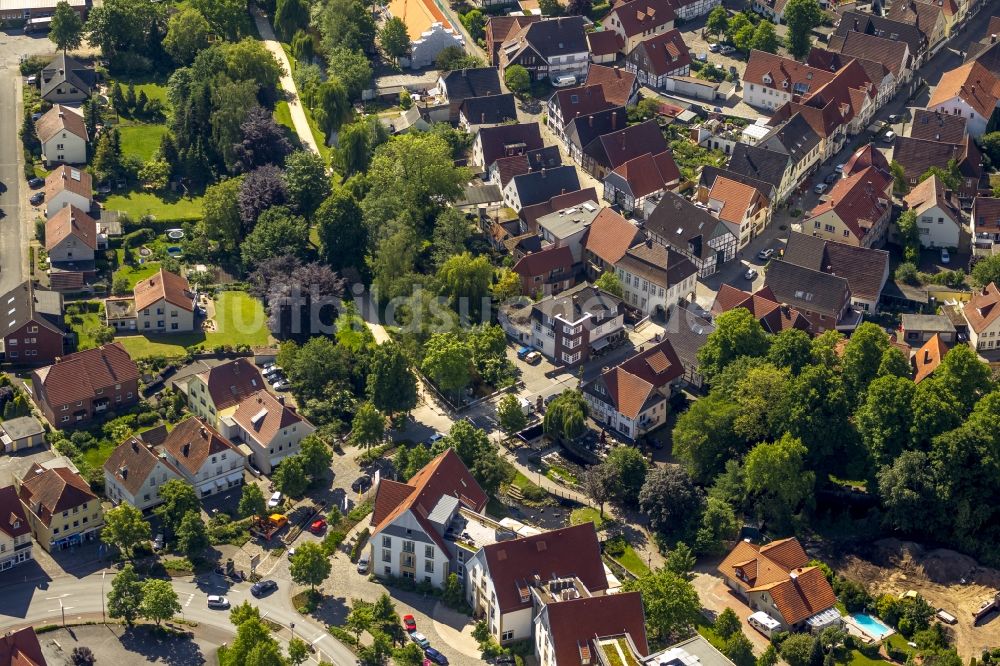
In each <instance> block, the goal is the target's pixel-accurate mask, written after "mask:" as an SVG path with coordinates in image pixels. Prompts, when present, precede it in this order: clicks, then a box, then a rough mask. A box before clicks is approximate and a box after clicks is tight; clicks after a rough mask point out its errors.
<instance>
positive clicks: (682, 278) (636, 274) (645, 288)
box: [614, 240, 698, 315]
mask: <svg viewBox="0 0 1000 666" xmlns="http://www.w3.org/2000/svg"><path fill="white" fill-rule="evenodd" d="M614 270H615V272H616V273H617V274H618V281H619V282H621V284H622V297H623V298H624V299H625V302H626V303H627V304H628V305H631V306H632V307H634V308H638V309H640V310H642V311H643V312H644V313H645V314H660V315H665V314H666V313H667V311H668V310H669V309H670V308H671V307H672V306H674V305H676V304H677V303H678V302H679V301H681V300H682V299H683V300H688V301H690V300H692V297H693V294H694V292H695V288H696V286H697V281H698V269H697V268H695V266H694V264H693V263H692V262H691V261H690V260H689V259H688V258H687V257H685V256H684V255H682V254H681V253H679V252H677V251H676V250H674V249H673V248H670V247H666V246H664V245H661V244H660V243H654V242H653V241H651V240H647V241H645V242H643V243H638V244H636V245H634V246H632V247H630V248H629V249H628V250H626V251H625V254H624V255H622V257H621V258H620V259H619V260H618V261H617V262H616V263H615V266H614Z"/></svg>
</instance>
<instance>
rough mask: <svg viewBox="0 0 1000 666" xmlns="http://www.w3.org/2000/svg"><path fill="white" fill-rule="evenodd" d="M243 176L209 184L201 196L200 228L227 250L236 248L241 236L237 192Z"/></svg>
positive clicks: (241, 229) (241, 227) (241, 225)
mask: <svg viewBox="0 0 1000 666" xmlns="http://www.w3.org/2000/svg"><path fill="white" fill-rule="evenodd" d="M242 185H243V177H242V176H240V177H237V178H229V179H227V180H223V181H220V182H218V183H216V184H214V185H210V186H209V187H208V189H207V190H205V196H204V197H203V198H202V221H201V224H202V228H203V229H204V230H205V235H206V236H207V237H208V238H210V239H212V240H214V241H217V242H218V243H219V245H220V246H221V247H222V248H223V249H225V250H228V251H233V250H235V249H236V247H237V245H238V243H239V242H240V240H242V238H243V221H242V219H241V218H240V206H239V201H238V197H239V193H240V187H241V186H242Z"/></svg>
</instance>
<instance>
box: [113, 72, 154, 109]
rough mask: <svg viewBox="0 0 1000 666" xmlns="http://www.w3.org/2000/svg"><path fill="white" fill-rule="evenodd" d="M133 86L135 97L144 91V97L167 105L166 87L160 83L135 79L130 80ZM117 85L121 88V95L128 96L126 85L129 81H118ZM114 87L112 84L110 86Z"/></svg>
mask: <svg viewBox="0 0 1000 666" xmlns="http://www.w3.org/2000/svg"><path fill="white" fill-rule="evenodd" d="M131 81H132V83H134V84H135V96H136V97H138V96H139V93H140V92H143V91H145V93H146V97H147V98H149V99H158V100H160V101H161V102H163V103H164V104H166V103H167V86H165V85H163V84H161V83H155V82H152V81H148V80H147V81H145V82H143V79H141V78H135V79H132V80H131ZM118 84H119V85H120V86H121V87H122V94H124V95H127V94H128V84H129V79H118ZM111 85H112V86H113V85H114V82H112V84H111Z"/></svg>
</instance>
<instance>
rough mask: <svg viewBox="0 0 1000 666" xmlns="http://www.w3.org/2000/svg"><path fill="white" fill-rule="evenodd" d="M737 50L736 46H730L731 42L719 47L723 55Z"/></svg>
mask: <svg viewBox="0 0 1000 666" xmlns="http://www.w3.org/2000/svg"><path fill="white" fill-rule="evenodd" d="M735 52H736V47H735V46H730V45H729V44H726V45H724V46H720V47H719V53H721V54H722V55H729V54H730V53H735Z"/></svg>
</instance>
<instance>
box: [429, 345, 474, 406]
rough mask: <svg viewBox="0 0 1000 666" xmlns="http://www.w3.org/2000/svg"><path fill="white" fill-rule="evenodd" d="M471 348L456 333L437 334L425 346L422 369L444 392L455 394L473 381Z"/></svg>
mask: <svg viewBox="0 0 1000 666" xmlns="http://www.w3.org/2000/svg"><path fill="white" fill-rule="evenodd" d="M469 360H470V359H469V348H468V345H466V344H465V342H463V341H462V340H461V339H460V338H459V337H458V335H456V334H455V333H454V332H446V333H435V334H434V335H432V336H431V338H430V340H428V341H427V344H426V345H425V346H424V360H423V363H422V364H421V369H422V370H423V371H424V373H426V375H427V376H428V377H429V378H430V380H431V381H432V382H434V383H435V384H436V385H437V387H438V388H439V389H441V390H442V391H448V392H451V393H454V392H456V391H460V390H461V389H463V388H465V387H466V386H467V385H468V384H469V382H470V381H471V380H472V377H471V374H470V372H469V366H470V363H469Z"/></svg>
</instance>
